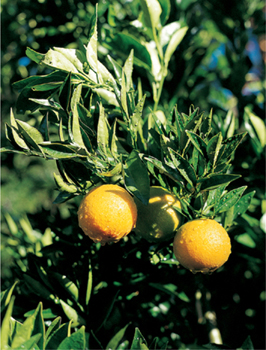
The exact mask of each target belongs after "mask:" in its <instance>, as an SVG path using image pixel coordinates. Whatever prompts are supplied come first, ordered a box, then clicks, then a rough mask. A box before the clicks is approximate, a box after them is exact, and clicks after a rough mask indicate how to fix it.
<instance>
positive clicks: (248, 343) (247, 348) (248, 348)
mask: <svg viewBox="0 0 266 350" xmlns="http://www.w3.org/2000/svg"><path fill="white" fill-rule="evenodd" d="M240 349H243V350H254V346H253V343H252V340H251V338H250V335H249V336H248V337H247V338H246V339H245V341H244V343H243V344H242V345H241V348H240Z"/></svg>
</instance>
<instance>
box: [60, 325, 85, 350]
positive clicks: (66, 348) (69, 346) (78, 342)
mask: <svg viewBox="0 0 266 350" xmlns="http://www.w3.org/2000/svg"><path fill="white" fill-rule="evenodd" d="M85 346H86V337H85V327H84V326H82V327H81V328H80V329H79V330H78V331H76V332H74V333H72V334H71V335H70V337H67V338H65V339H64V340H63V341H62V342H61V343H60V344H59V346H58V348H57V350H73V349H75V350H84V349H85Z"/></svg>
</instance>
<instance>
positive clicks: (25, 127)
mask: <svg viewBox="0 0 266 350" xmlns="http://www.w3.org/2000/svg"><path fill="white" fill-rule="evenodd" d="M17 124H18V128H19V131H20V133H21V135H22V136H23V138H24V140H25V141H26V143H27V144H28V145H30V146H32V147H33V148H34V149H36V150H40V147H39V145H38V144H39V143H42V142H43V137H42V134H41V133H40V132H39V131H38V130H37V129H36V128H34V127H33V126H31V125H29V124H28V123H25V122H23V121H22V120H17Z"/></svg>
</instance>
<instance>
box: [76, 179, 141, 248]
mask: <svg viewBox="0 0 266 350" xmlns="http://www.w3.org/2000/svg"><path fill="white" fill-rule="evenodd" d="M136 220H137V207H136V205H135V202H134V200H133V198H132V197H131V195H130V194H129V193H128V192H127V191H126V190H125V189H124V188H122V187H120V186H117V185H101V186H98V187H96V188H94V189H92V190H91V191H90V192H89V193H88V194H87V195H86V196H85V197H84V199H83V200H82V202H81V204H80V206H79V209H78V221H79V226H80V227H81V229H82V230H83V232H84V233H85V234H86V235H88V236H89V237H90V238H91V239H92V240H93V241H94V242H101V244H102V245H105V243H109V242H118V241H119V240H120V239H121V238H123V237H124V236H126V235H127V234H128V233H129V232H130V231H131V230H132V229H133V227H135V225H136Z"/></svg>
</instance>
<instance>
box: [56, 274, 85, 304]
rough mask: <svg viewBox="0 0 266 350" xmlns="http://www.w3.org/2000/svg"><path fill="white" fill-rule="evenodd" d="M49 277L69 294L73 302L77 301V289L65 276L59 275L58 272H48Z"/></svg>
mask: <svg viewBox="0 0 266 350" xmlns="http://www.w3.org/2000/svg"><path fill="white" fill-rule="evenodd" d="M49 275H50V276H51V277H53V278H55V279H56V281H58V282H59V284H60V285H61V286H62V287H64V289H65V290H66V291H67V292H68V293H69V295H70V296H71V297H72V298H73V299H74V300H75V301H78V299H79V289H78V287H77V286H76V285H75V283H74V282H72V281H71V280H70V279H69V278H67V276H65V275H61V274H60V273H58V272H50V274H49Z"/></svg>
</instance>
